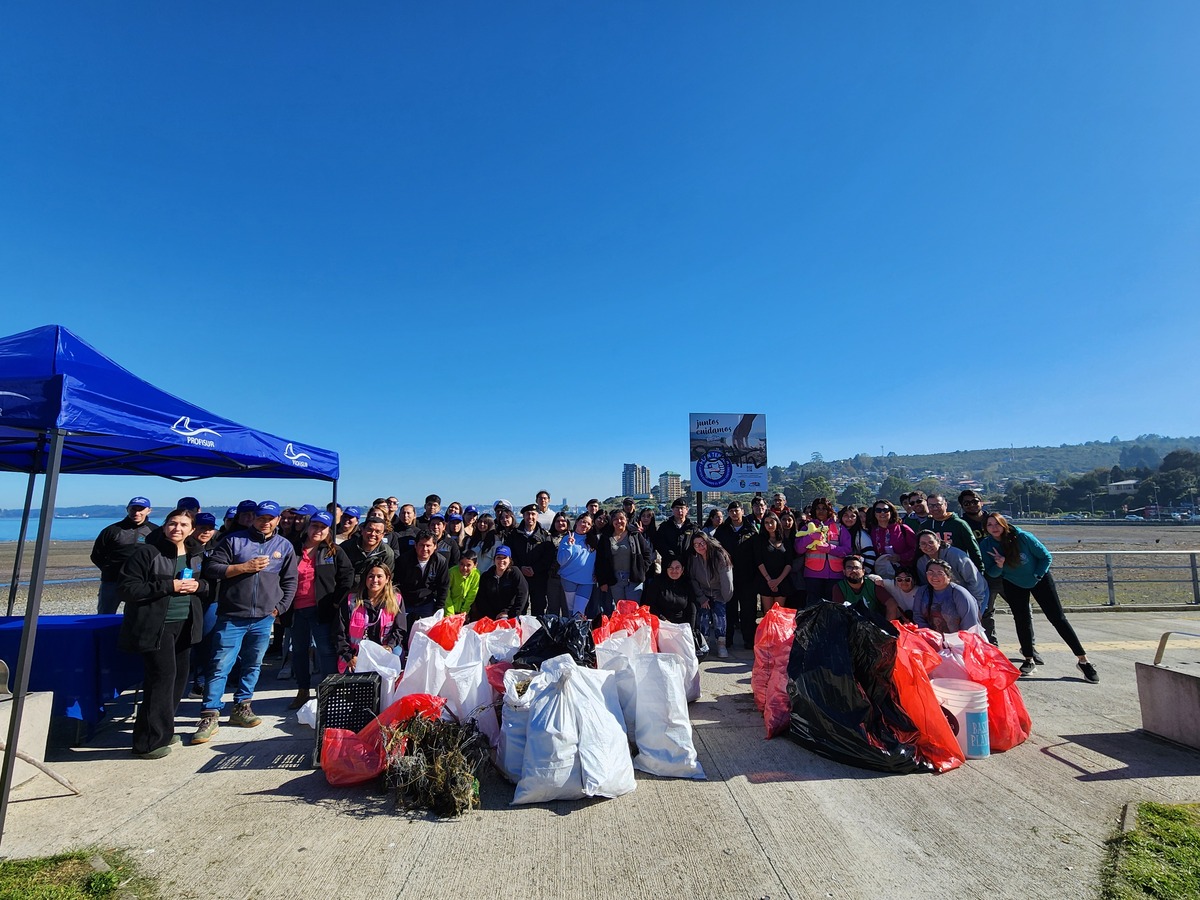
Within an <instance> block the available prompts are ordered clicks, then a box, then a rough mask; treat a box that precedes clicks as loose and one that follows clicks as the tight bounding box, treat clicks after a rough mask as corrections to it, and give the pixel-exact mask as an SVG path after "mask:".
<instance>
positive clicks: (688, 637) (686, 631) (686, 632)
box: [596, 619, 700, 703]
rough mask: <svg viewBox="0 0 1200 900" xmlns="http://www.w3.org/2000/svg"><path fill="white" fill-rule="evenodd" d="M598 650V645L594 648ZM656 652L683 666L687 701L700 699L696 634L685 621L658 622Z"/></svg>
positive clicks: (660, 620) (662, 620) (664, 620)
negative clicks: (673, 658)
mask: <svg viewBox="0 0 1200 900" xmlns="http://www.w3.org/2000/svg"><path fill="white" fill-rule="evenodd" d="M596 649H597V650H599V647H597V648H596ZM658 652H659V653H670V654H671V655H672V656H674V657H675V658H676V659H678V660H679V664H680V665H681V666H682V667H683V683H684V686H685V687H686V688H687V701H688V703H692V702H693V701H695V700H699V699H700V660H699V659H698V658H697V657H696V636H695V635H694V634H693V633H692V626H691V625H689V624H688V623H687V622H683V623H682V624H679V625H676V624H675V623H674V622H668V621H667V620H666V619H659V622H658Z"/></svg>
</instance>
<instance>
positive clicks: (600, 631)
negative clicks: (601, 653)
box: [592, 615, 615, 644]
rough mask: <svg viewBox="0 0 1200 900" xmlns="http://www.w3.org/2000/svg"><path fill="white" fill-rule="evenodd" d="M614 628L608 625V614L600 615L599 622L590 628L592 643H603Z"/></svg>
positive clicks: (610, 635)
mask: <svg viewBox="0 0 1200 900" xmlns="http://www.w3.org/2000/svg"><path fill="white" fill-rule="evenodd" d="M614 630H615V629H614V628H612V627H611V626H610V625H609V622H608V616H604V615H602V616H600V624H599V625H598V626H596V627H595V628H593V629H592V643H593V644H603V643H604V642H605V641H607V640H608V639H609V638H610V637H612V633H613V631H614Z"/></svg>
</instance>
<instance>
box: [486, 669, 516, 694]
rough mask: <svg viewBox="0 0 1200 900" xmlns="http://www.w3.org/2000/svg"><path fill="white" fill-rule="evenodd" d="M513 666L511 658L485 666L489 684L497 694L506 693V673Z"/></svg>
mask: <svg viewBox="0 0 1200 900" xmlns="http://www.w3.org/2000/svg"><path fill="white" fill-rule="evenodd" d="M512 667H513V664H512V661H511V660H502V661H500V662H497V663H489V664H488V665H486V666H484V667H483V672H484V674H485V675H487V680H488V684H490V685H491V686H492V690H493V691H495V692H496V693H497V694H501V695H502V694H503V693H504V673H505V672H507V671H508V670H509V669H511V668H512Z"/></svg>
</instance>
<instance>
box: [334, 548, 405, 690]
mask: <svg viewBox="0 0 1200 900" xmlns="http://www.w3.org/2000/svg"><path fill="white" fill-rule="evenodd" d="M341 613H342V614H341V616H340V617H339V618H338V624H339V625H340V628H339V629H338V633H337V634H336V635H335V638H336V640H337V645H338V656H340V657H341V659H340V660H339V661H338V668H339V669H340V670H341V671H342V672H345V671H347V670H349V671H351V672H352V671H354V667H355V666H356V665H357V664H358V645H359V644H361V643H362V642H363V641H364V640H367V641H374V642H375V643H376V644H382V645H383V646H384V647H386V648H387V649H388V650H390V651H392V653H394V654H396V655H397V656H399V655H400V648H402V647H403V646H404V642H405V637H406V635H405V632H404V623H405V621H406V619H407V616H406V615H405V614H404V599H403V598H402V597H400V596H399V595H398V594H397V593H396V589H395V587H393V585H392V569H391V567H390V566H388V565H386V564H384V563H375V564H373V565H369V566H367V568H366V570H365V571H364V572H363V574H362V578H361V579H360V580H359V582H358V584H357V585H356V586H355V588H354V591H353V593H351V594H348V595H347V597H346V602H345V603H344V604H343V605H342V610H341Z"/></svg>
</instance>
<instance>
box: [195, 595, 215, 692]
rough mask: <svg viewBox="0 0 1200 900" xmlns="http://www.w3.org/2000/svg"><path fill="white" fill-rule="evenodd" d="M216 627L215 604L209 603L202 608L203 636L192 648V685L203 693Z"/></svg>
mask: <svg viewBox="0 0 1200 900" xmlns="http://www.w3.org/2000/svg"><path fill="white" fill-rule="evenodd" d="M216 627H217V604H216V603H210V604H208V606H206V607H205V608H204V636H203V637H202V638H200V643H198V644H197V645H196V646H195V647H193V648H192V683H193V684H194V685H195V686H196V687H198V688H199V689H200V692H201V693H203V692H204V679H205V677H206V676H207V674H208V664H209V662H210V661H211V660H212V648H213V637H212V635H213V630H214V629H215V628H216Z"/></svg>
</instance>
